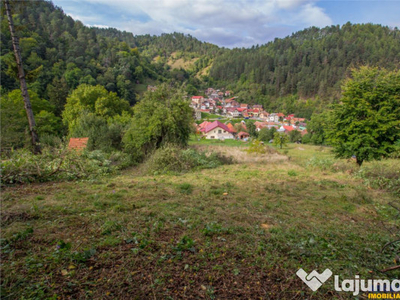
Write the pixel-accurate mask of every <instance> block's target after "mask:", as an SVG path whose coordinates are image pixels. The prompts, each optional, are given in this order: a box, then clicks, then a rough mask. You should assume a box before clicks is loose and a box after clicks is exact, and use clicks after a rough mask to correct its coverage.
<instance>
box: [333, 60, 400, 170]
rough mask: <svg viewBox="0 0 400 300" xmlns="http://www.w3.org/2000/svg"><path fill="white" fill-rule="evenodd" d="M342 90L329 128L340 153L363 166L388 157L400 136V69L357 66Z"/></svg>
mask: <svg viewBox="0 0 400 300" xmlns="http://www.w3.org/2000/svg"><path fill="white" fill-rule="evenodd" d="M342 89H343V92H342V95H343V96H342V98H341V103H340V104H338V105H336V106H335V107H334V110H333V111H332V116H331V126H329V128H328V129H329V130H328V138H329V141H330V144H331V145H332V146H334V150H335V153H336V155H337V156H338V157H344V158H348V157H352V156H353V155H354V156H356V159H357V163H358V164H359V165H361V164H362V163H363V161H368V160H372V159H381V158H382V157H385V156H388V155H389V154H390V153H391V152H393V151H394V150H395V145H394V144H395V142H396V141H398V140H399V139H400V70H397V71H388V70H385V69H380V68H372V67H362V68H360V69H354V70H353V71H352V76H351V77H350V78H349V79H347V80H346V82H345V83H344V85H343V88H342Z"/></svg>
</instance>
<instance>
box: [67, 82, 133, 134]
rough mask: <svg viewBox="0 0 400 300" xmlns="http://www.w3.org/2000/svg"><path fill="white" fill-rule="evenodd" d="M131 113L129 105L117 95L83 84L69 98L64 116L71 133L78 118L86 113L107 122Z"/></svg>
mask: <svg viewBox="0 0 400 300" xmlns="http://www.w3.org/2000/svg"><path fill="white" fill-rule="evenodd" d="M129 111H130V106H129V103H128V102H127V101H125V100H123V99H120V98H118V96H117V94H116V93H113V92H108V91H107V90H106V89H105V88H104V87H103V86H101V85H96V86H92V85H87V84H81V85H80V86H78V87H77V88H76V89H75V90H74V91H73V92H72V93H71V95H70V96H69V97H68V98H67V103H66V105H65V110H64V111H63V114H62V116H63V121H64V123H65V124H66V125H68V129H69V131H70V132H73V131H74V126H75V125H76V124H77V120H78V118H79V117H80V115H81V114H82V113H84V112H86V113H94V114H95V115H97V116H100V117H103V118H104V119H105V120H107V119H108V118H111V119H112V118H114V117H115V116H117V115H122V113H123V112H129Z"/></svg>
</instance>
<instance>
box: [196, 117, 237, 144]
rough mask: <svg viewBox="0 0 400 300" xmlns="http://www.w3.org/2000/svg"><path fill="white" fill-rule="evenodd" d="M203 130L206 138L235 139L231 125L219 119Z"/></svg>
mask: <svg viewBox="0 0 400 300" xmlns="http://www.w3.org/2000/svg"><path fill="white" fill-rule="evenodd" d="M202 132H203V134H204V135H205V137H206V139H216V140H223V139H234V136H233V134H232V132H231V131H230V129H229V127H228V126H226V125H225V124H223V123H221V122H219V121H214V122H212V123H209V124H208V125H207V126H206V127H205V128H204V129H203V130H202Z"/></svg>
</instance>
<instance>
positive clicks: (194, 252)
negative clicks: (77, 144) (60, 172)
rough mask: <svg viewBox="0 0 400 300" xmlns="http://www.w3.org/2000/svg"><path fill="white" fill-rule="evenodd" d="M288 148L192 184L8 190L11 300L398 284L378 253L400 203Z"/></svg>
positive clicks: (308, 153) (276, 294)
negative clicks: (308, 278)
mask: <svg viewBox="0 0 400 300" xmlns="http://www.w3.org/2000/svg"><path fill="white" fill-rule="evenodd" d="M191 144H192V147H204V145H197V142H196V141H194V140H193V141H192V142H191ZM208 147H211V148H212V147H217V148H219V149H220V150H219V151H225V152H228V153H229V152H232V151H230V149H231V150H233V152H235V151H236V152H237V151H240V149H246V146H243V147H239V148H238V147H236V146H234V145H230V146H229V145H224V144H223V143H217V144H215V145H212V144H209V145H208ZM221 149H222V150H221ZM285 150H286V151H287V152H288V153H287V156H282V155H280V156H279V155H278V156H279V157H283V159H268V158H265V160H263V161H261V162H260V161H255V162H251V161H246V162H244V161H241V162H238V163H236V164H232V165H225V166H222V167H219V168H216V169H211V170H202V171H197V172H190V173H186V174H170V175H145V174H144V173H143V172H144V170H143V169H141V168H135V169H132V170H127V171H125V172H124V173H123V174H121V175H117V176H113V177H105V178H102V179H98V180H92V181H81V182H64V183H47V184H32V185H25V186H16V187H9V188H6V189H4V191H3V193H2V198H3V199H2V238H3V239H2V243H1V247H2V254H1V258H2V274H3V275H2V278H1V284H2V296H3V297H4V299H11V298H12V299H16V298H21V297H22V296H23V297H24V298H25V299H26V298H29V299H32V298H35V297H36V298H41V299H42V298H45V297H50V296H53V297H54V298H57V297H61V298H73V299H82V298H95V299H100V298H101V299H104V298H110V299H112V298H114V299H116V298H118V299H126V298H129V299H165V298H172V299H183V298H188V299H194V298H205V299H228V298H229V299H266V298H269V299H304V298H307V299H332V298H333V297H337V298H341V299H343V298H346V297H347V296H348V297H349V298H350V295H346V294H345V293H341V294H337V293H336V292H334V291H333V281H332V279H331V280H329V281H328V282H327V283H326V284H325V285H324V286H323V287H322V288H321V289H320V290H319V291H318V292H317V293H310V290H309V289H308V288H307V287H306V286H305V285H304V284H303V283H302V282H301V281H300V280H299V279H298V278H297V276H296V275H295V273H296V271H297V270H298V269H299V268H300V267H302V268H304V269H305V270H306V271H308V272H309V271H311V270H313V269H319V270H320V271H321V270H324V269H326V268H329V269H331V270H332V271H333V273H334V274H340V275H341V276H342V278H354V274H359V275H361V276H362V277H363V278H370V277H371V276H375V277H380V278H382V277H385V276H388V277H387V278H391V277H390V276H392V278H395V277H396V276H397V277H398V276H399V273H392V274H390V275H385V274H382V273H378V272H377V270H380V269H383V268H385V267H388V266H390V265H391V264H393V261H392V259H393V253H394V251H395V249H394V248H390V247H389V248H388V249H386V250H385V251H384V252H382V253H381V249H382V247H383V245H385V244H386V243H388V242H389V241H392V240H393V239H394V235H393V234H395V232H396V231H394V232H392V233H390V230H391V228H396V227H395V226H399V220H398V219H397V217H396V214H395V211H394V210H393V209H392V208H391V207H390V206H389V205H388V203H389V202H391V201H396V200H397V199H396V197H394V196H393V195H391V194H389V193H387V192H384V191H379V190H373V189H370V188H368V187H367V186H365V185H364V184H363V183H362V182H361V181H360V180H356V179H354V178H353V177H352V176H350V175H349V174H348V172H346V171H344V172H331V171H329V170H324V169H321V168H315V167H312V166H310V165H309V164H308V161H309V159H310V158H314V159H318V160H320V161H324V160H326V159H331V158H332V155H331V153H330V150H329V148H319V147H313V146H307V145H300V146H299V145H290V147H289V148H287V149H285ZM247 155H249V154H247ZM343 163H346V162H343ZM397 228H398V227H397ZM370 272H372V273H370ZM7 297H8V298H7Z"/></svg>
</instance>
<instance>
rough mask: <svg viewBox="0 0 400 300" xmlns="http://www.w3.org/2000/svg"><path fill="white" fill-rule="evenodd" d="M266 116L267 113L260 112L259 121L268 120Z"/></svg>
mask: <svg viewBox="0 0 400 300" xmlns="http://www.w3.org/2000/svg"><path fill="white" fill-rule="evenodd" d="M268 116H269V113H267V112H266V111H262V112H261V113H260V115H259V117H260V118H261V119H264V120H267V119H268Z"/></svg>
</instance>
